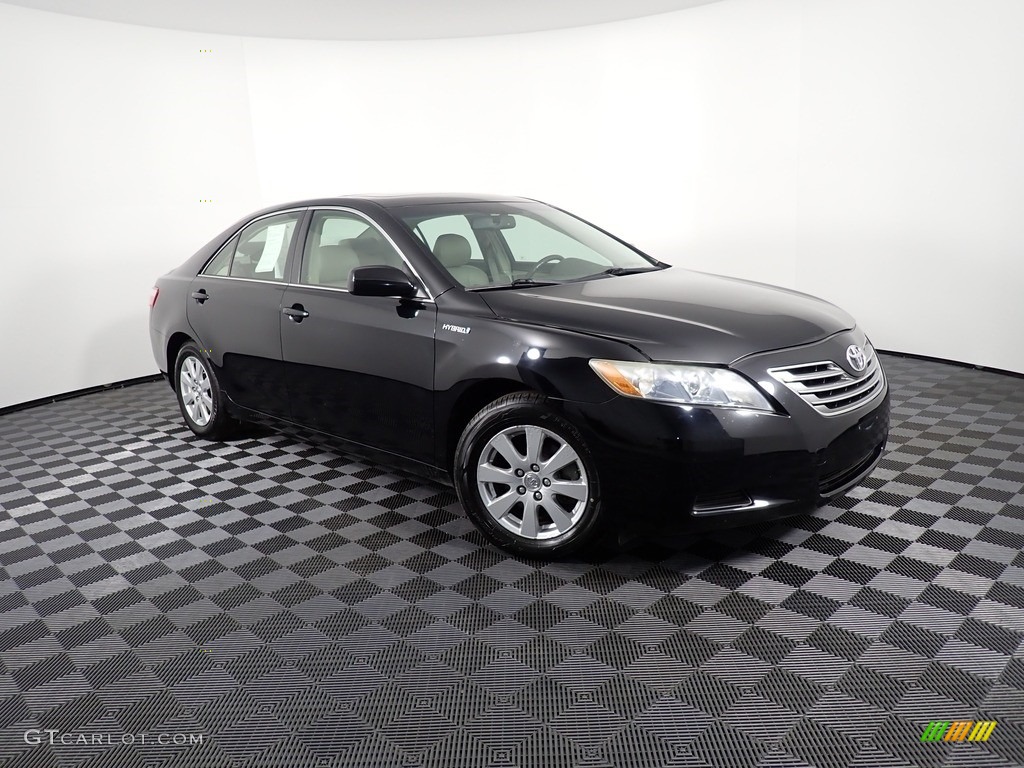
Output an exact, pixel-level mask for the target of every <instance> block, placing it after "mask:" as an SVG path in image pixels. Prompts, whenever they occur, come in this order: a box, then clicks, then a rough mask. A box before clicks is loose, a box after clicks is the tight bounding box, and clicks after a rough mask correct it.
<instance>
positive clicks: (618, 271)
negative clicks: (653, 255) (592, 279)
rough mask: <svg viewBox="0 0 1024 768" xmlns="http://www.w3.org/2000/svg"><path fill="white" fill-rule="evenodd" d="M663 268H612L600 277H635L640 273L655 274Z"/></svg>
mask: <svg viewBox="0 0 1024 768" xmlns="http://www.w3.org/2000/svg"><path fill="white" fill-rule="evenodd" d="M664 268H665V267H664V266H660V267H612V268H611V269H606V270H605V271H604V272H602V273H601V274H602V275H637V274H640V273H641V272H657V271H658V270H660V269H664Z"/></svg>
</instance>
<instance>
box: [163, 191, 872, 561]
mask: <svg viewBox="0 0 1024 768" xmlns="http://www.w3.org/2000/svg"><path fill="white" fill-rule="evenodd" d="M150 306H151V316H150V332H151V338H152V344H153V353H154V355H155V356H156V360H157V363H158V364H159V366H160V369H161V370H162V371H163V372H164V373H165V375H166V376H167V377H168V379H169V381H170V384H171V386H172V387H173V388H174V391H175V393H176V394H177V398H178V402H179V404H180V407H181V413H182V415H183V417H184V419H185V423H186V424H187V425H188V427H189V428H190V429H191V430H192V431H193V432H194V433H196V434H197V435H200V436H202V437H206V438H210V439H217V438H221V437H225V436H227V435H229V434H230V433H231V431H232V429H233V428H234V427H236V426H237V425H238V424H239V422H241V421H253V420H260V421H264V422H267V421H269V422H271V423H276V424H278V425H291V427H293V428H294V427H299V428H302V429H306V430H314V431H316V432H319V433H323V434H325V435H330V436H331V437H332V438H338V439H340V440H342V441H344V443H345V444H346V445H348V446H350V447H351V448H352V449H354V450H357V451H362V452H364V453H365V452H369V455H371V456H373V457H383V458H384V459H385V460H389V461H392V462H399V461H400V462H404V463H406V464H408V465H410V466H413V467H415V468H417V469H419V470H420V471H426V472H428V473H431V474H433V475H436V476H440V477H445V478H448V479H450V480H451V481H452V482H454V485H455V488H456V490H457V492H458V495H459V499H460V500H461V502H462V504H463V506H464V507H465V509H466V511H467V513H468V514H469V516H470V517H471V518H472V519H473V520H474V522H475V523H476V524H477V525H478V526H479V527H480V529H481V530H482V531H483V532H484V534H486V535H487V537H488V538H489V539H490V540H491V541H493V542H495V543H496V544H498V545H499V546H501V547H503V548H505V549H506V550H509V551H511V552H514V553H517V554H521V555H526V556H535V557H553V556H556V555H561V554H567V553H569V552H573V551H577V550H578V549H579V548H580V547H582V546H584V545H585V544H587V543H589V542H592V541H594V539H595V538H596V537H597V536H598V535H599V534H600V533H601V532H602V531H604V530H610V529H609V525H610V524H611V523H612V522H613V521H616V520H617V521H618V526H619V529H620V530H621V529H622V528H623V527H624V526H628V527H630V528H633V529H643V530H647V531H655V532H656V531H658V530H664V529H666V528H669V527H671V528H678V527H680V526H689V527H691V528H697V527H709V526H718V525H724V524H735V523H739V522H749V521H754V520H762V519H766V518H772V517H780V516H783V515H787V514H793V513H797V512H805V511H807V510H809V509H812V508H814V507H815V506H817V505H821V504H823V503H825V502H826V501H828V500H829V499H830V498H832V497H834V496H837V495H839V494H841V493H843V492H844V491H846V490H848V489H849V488H851V487H852V486H854V485H856V484H857V483H859V482H860V481H861V480H862V479H863V478H865V477H866V476H867V475H868V474H869V473H870V472H871V471H872V469H873V468H874V466H875V465H876V464H877V462H878V460H879V457H880V456H881V453H882V449H883V447H884V445H885V441H886V437H887V434H888V423H889V395H888V386H887V384H886V380H885V375H884V373H883V371H882V368H881V365H880V364H879V361H878V358H877V357H876V355H875V353H874V350H873V349H872V347H871V344H870V343H869V341H868V339H867V337H866V336H865V335H864V332H863V331H862V330H861V329H860V328H858V327H857V325H856V323H855V322H854V320H853V319H852V318H851V317H850V316H849V315H847V314H846V313H845V312H843V311H842V310H840V309H838V308H837V307H835V306H833V305H832V304H829V303H827V302H825V301H822V300H820V299H816V298H813V297H811V296H807V295H805V294H801V293H796V292H794V291H789V290H784V289H781V288H775V287H771V286H767V285H762V284H758V283H752V282H747V281H744V280H736V279H730V278H724V277H718V276H714V275H708V274H703V273H700V272H693V271H690V270H686V269H682V268H680V267H674V266H671V265H669V264H666V263H663V262H661V261H658V260H657V259H654V258H652V257H650V256H647V255H645V254H643V253H641V252H640V251H638V250H637V249H636V248H633V247H632V246H630V245H628V244H627V243H625V242H623V241H621V240H619V239H618V238H616V237H614V236H612V235H610V234H608V233H607V232H605V231H603V230H601V229H598V228H597V227H594V226H593V225H591V224H588V223H587V222H585V221H583V220H581V219H579V218H577V217H575V216H573V215H571V214H569V213H567V212H565V211H562V210H560V209H557V208H553V207H551V206H548V205H545V204H543V203H539V202H535V201H532V200H525V199H516V198H502V197H485V196H478V195H462V196H454V195H446V196H441V195H418V196H393V197H385V196H378V197H358V198H357V197H340V198H331V199H323V200H309V201H304V202H299V203H292V204H290V205H283V206H276V207H273V208H268V209H266V210H263V211H260V212H259V213H256V214H254V215H252V216H249V217H247V218H245V219H244V220H242V221H239V222H237V223H236V224H234V225H232V226H231V227H229V228H228V229H226V230H225V231H224V232H222V233H221V234H220V235H218V236H217V237H216V238H214V239H213V240H211V241H210V243H209V244H207V245H206V246H205V247H204V248H202V249H201V250H200V251H199V252H198V253H196V254H195V255H194V256H193V257H192V258H190V259H189V260H188V261H186V262H185V263H184V264H183V265H182V266H180V267H178V268H177V269H175V270H173V271H172V272H170V273H168V274H167V275H164V276H163V277H161V278H160V279H159V280H158V281H157V284H156V286H155V288H154V289H153V294H152V297H151V301H150Z"/></svg>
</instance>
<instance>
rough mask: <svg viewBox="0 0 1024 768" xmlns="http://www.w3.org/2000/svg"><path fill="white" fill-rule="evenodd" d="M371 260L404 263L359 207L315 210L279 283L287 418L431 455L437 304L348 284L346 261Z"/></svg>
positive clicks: (351, 264) (413, 454)
mask: <svg viewBox="0 0 1024 768" xmlns="http://www.w3.org/2000/svg"><path fill="white" fill-rule="evenodd" d="M372 264H390V265H393V266H398V267H404V262H403V261H402V258H401V256H400V255H399V254H398V252H397V251H396V250H395V249H394V246H392V245H391V244H390V242H388V241H387V240H386V239H385V238H384V236H383V235H382V234H381V233H380V231H379V230H378V229H377V228H376V226H374V225H373V224H371V223H370V222H369V221H368V220H367V219H365V218H363V217H362V216H361V215H360V214H357V213H355V212H353V211H343V210H333V209H332V210H323V211H315V212H313V214H312V216H311V219H310V226H309V234H308V236H307V238H306V243H305V247H304V248H303V256H302V262H301V267H300V270H299V276H298V280H297V281H296V282H297V284H293V285H290V286H288V288H287V290H286V291H285V294H284V297H283V303H282V311H281V315H280V317H281V320H280V323H281V344H282V353H283V357H284V361H285V370H286V375H287V386H288V393H289V398H290V401H291V412H292V418H293V420H295V421H297V422H299V423H302V424H306V425H309V426H311V427H313V428H315V429H319V430H321V431H324V432H329V433H331V434H334V435H337V436H339V437H341V438H344V439H346V440H351V441H354V442H357V443H361V444H363V445H370V446H373V447H375V448H380V449H383V450H385V451H390V452H392V453H397V454H399V455H402V456H406V457H409V458H412V459H416V460H418V461H425V462H431V461H433V459H434V455H433V448H434V445H433V439H434V435H433V384H434V324H435V320H436V315H437V312H436V308H435V306H434V304H433V303H432V302H430V301H422V302H421V301H414V300H408V299H398V298H387V297H376V296H353V295H351V294H350V293H348V291H347V290H346V288H345V286H347V285H348V276H349V273H350V272H351V271H352V269H354V268H355V267H357V266H369V265H372Z"/></svg>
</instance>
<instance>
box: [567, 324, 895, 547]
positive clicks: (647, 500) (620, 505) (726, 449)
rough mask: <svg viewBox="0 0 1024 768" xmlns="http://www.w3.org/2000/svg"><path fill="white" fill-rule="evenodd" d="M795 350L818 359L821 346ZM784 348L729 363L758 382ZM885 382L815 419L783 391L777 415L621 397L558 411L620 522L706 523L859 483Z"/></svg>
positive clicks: (793, 510) (883, 425)
mask: <svg viewBox="0 0 1024 768" xmlns="http://www.w3.org/2000/svg"><path fill="white" fill-rule="evenodd" d="M840 336H841V338H839V339H833V340H830V341H831V345H832V346H833V347H837V346H838V347H840V348H843V349H845V347H844V346H843V345H845V344H848V343H849V335H847V334H843V335H840ZM822 344H824V343H822ZM832 352H833V353H834V350H832ZM799 354H800V355H801V356H805V357H806V356H809V357H810V359H816V358H815V356H816V355H820V354H823V351H822V350H820V349H809V350H802V351H801V352H800V353H799ZM786 355H789V358H790V359H792V356H793V355H794V351H793V350H785V351H783V352H780V353H771V354H769V355H764V356H758V359H753V360H750V361H748V362H747V364H746V365H745V366H744V364H743V363H741V364H740V365H737V366H734V367H735V369H736V370H740V371H741V372H743V373H745V374H747V375H748V376H750V378H752V379H754V380H755V381H756V380H758V378H757V376H758V371H763V370H767V369H768V368H771V367H772V365H773V363H774V362H777V360H778V357H779V356H782V357H785V356H786ZM744 367H746V370H744ZM761 378H764V377H763V376H762V377H761ZM883 385H884V386H883V389H882V390H881V391H880V392H879V393H878V394H877V395H876V396H873V397H871V398H870V400H869V401H867V402H865V403H864V404H863V405H862V406H861V407H858V408H856V409H855V410H852V411H850V412H847V413H844V414H842V415H839V416H823V415H821V414H820V413H818V412H816V411H815V410H814V409H813V408H811V407H810V406H808V405H807V404H806V403H805V402H802V401H801V400H800V398H799V397H797V396H796V395H794V394H792V393H789V392H786V391H776V393H775V395H776V398H775V399H776V401H777V404H778V407H779V410H780V413H777V414H771V413H763V412H755V411H746V410H736V409H726V408H707V407H689V406H679V405H669V404H663V403H652V402H648V401H643V400H636V399H632V398H627V397H615V398H614V399H612V400H611V401H608V402H606V403H603V404H599V405H593V404H583V403H571V404H570V403H566V404H565V408H566V415H567V416H568V417H569V418H570V419H571V420H572V421H573V422H574V423H575V424H576V425H577V426H578V427H579V428H580V430H581V431H582V432H583V434H584V438H585V439H586V440H587V442H588V445H589V446H590V448H591V450H592V452H593V454H594V458H595V461H596V462H597V465H598V472H599V475H600V478H601V486H602V487H601V494H602V497H603V499H604V501H605V503H606V504H608V505H609V506H610V507H611V508H612V509H613V511H614V513H615V514H617V515H618V516H619V517H620V519H621V520H622V521H623V523H624V524H626V525H630V526H637V527H640V528H654V529H657V530H665V529H667V528H688V529H702V528H704V529H706V528H717V527H727V526H734V525H742V524H747V523H752V522H757V521H761V520H765V519H772V518H778V517H784V516H787V515H792V514H800V513H803V512H807V511H809V510H812V509H814V508H815V507H818V506H821V505H822V504H825V503H826V502H828V501H829V500H830V499H832V498H835V497H836V496H838V495H841V494H842V493H844V492H845V491H847V490H849V489H850V488H852V487H854V486H856V485H858V484H859V483H860V482H862V481H863V480H864V479H865V478H866V477H867V476H868V475H869V474H870V473H871V471H872V470H873V469H874V468H875V466H877V464H878V461H879V460H880V458H881V456H882V452H883V449H884V447H885V443H886V439H887V436H888V431H889V392H888V384H887V383H886V382H884V381H883Z"/></svg>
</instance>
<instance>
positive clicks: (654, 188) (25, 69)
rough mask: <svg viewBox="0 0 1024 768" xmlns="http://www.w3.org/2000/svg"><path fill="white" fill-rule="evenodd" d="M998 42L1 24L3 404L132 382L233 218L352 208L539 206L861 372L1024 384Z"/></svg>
mask: <svg viewBox="0 0 1024 768" xmlns="http://www.w3.org/2000/svg"><path fill="white" fill-rule="evenodd" d="M1022 38H1024V3H1020V2H1018V1H1017V0H978V1H977V2H972V3H966V2H963V0H727V1H726V2H721V3H714V4H711V5H707V6H701V7H698V8H694V9H690V10H687V11H681V12H677V13H669V14H663V15H659V16H653V17H648V18H643V19H637V20H632V21H623V22H615V23H610V24H602V25H595V26H590V27H583V28H578V29H569V30H558V31H551V32H540V33H530V34H522V35H507V36H499V37H488V38H468V39H457V40H430V41H394V42H334V41H332V42H313V41H295V40H273V39H241V38H235V37H227V36H213V35H199V34H193V33H186V32H170V31H162V30H153V29H148V28H142V27H133V26H127V25H120V24H114V23H108V22H100V21H91V20H84V19H77V18H70V17H64V16H60V15H57V14H50V13H44V12H39V11H31V10H24V9H21V8H15V7H12V6H7V5H4V4H2V3H0V117H2V118H3V119H0V147H2V148H3V152H4V162H3V169H2V171H3V173H2V176H0V178H2V179H3V181H2V183H0V227H2V231H3V232H4V233H5V234H6V248H5V252H4V256H3V257H2V258H3V260H4V261H3V266H4V268H3V275H2V277H0V324H2V327H3V328H4V329H5V333H4V334H3V336H2V337H0V338H2V341H0V345H2V347H0V351H2V358H3V360H4V365H3V367H2V368H0V407H3V406H5V405H10V404H14V403H19V402H24V401H27V400H31V399H35V398H40V397H45V396H49V395H52V394H57V393H60V392H66V391H71V390H74V389H79V388H83V387H88V386H94V385H98V384H104V383H109V382H113V381H118V380H123V379H127V378H131V377H134V376H141V375H146V374H148V373H151V372H154V371H155V364H154V363H153V362H152V357H151V353H150V349H149V342H148V334H147V310H146V307H145V299H146V297H147V295H148V290H149V287H150V286H151V284H152V281H153V279H154V278H155V277H156V276H157V275H159V274H162V273H163V272H166V271H167V270H169V269H171V268H172V267H174V266H176V265H177V264H179V263H180V262H181V261H183V260H184V259H185V258H186V257H187V256H188V255H190V254H191V253H192V252H193V251H194V250H196V249H197V248H198V247H199V246H200V245H201V244H202V243H204V242H205V241H206V240H208V239H209V238H210V237H211V236H213V235H214V234H216V233H217V232H218V231H220V230H221V229H223V228H224V227H225V226H227V225H228V224H229V223H231V222H232V221H234V220H235V219H237V218H239V217H240V216H242V215H244V214H245V213H247V212H248V211H251V210H254V209H256V208H258V207H261V206H263V205H268V204H272V203H275V202H284V201H288V200H294V199H299V198H303V197H314V196H320V195H333V194H346V193H363V192H400V191H412V192H416V191H456V192H458V191H465V192H498V193H508V194H518V195H525V196H529V197H536V198H540V199H543V200H546V201H548V202H551V203H554V204H556V205H559V206H562V207H565V208H568V209H569V210H572V211H574V212H577V213H579V214H581V215H583V216H585V217H586V218H589V219H591V220H593V221H594V222H595V223H597V224H599V225H602V226H605V227H606V228H608V229H611V230H612V231H614V232H616V233H618V234H620V235H622V236H623V237H625V238H626V239H628V240H630V241H631V242H633V243H634V244H636V245H637V246H639V247H641V248H643V249H645V250H648V251H649V252H651V253H653V254H654V255H656V256H658V257H659V258H662V259H664V260H666V261H669V262H672V263H676V264H680V265H684V266H687V267H691V268H695V269H701V270H705V271H711V272H720V273H723V274H729V275H737V276H742V277H747V278H750V279H754V280H761V281H765V282H770V283H775V284H778V285H783V286H787V287H793V288H796V289H798V290H801V291H806V292H808V293H812V294H816V295H819V296H822V297H824V298H827V299H829V300H832V301H835V302H836V303H838V304H840V305H841V306H843V307H844V308H846V309H848V310H849V311H850V312H852V313H853V314H854V315H855V316H856V317H858V318H859V320H860V321H861V323H862V325H863V326H864V327H865V328H866V330H867V331H868V332H869V333H870V334H871V336H872V337H873V339H874V341H875V343H876V345H877V346H879V347H882V348H886V349H896V350H900V351H905V352H911V353H917V354H924V355H932V356H936V357H943V358H950V359H955V360H960V361H964V362H968V363H973V364H980V365H987V366H992V367H997V368H1004V369H1009V370H1015V371H1020V372H1024V343H1021V342H1020V341H1019V339H1018V334H1019V333H1020V331H1021V329H1024V300H1022V298H1021V293H1022V289H1024V260H1022V259H1021V258H1020V256H1019V254H1020V252H1021V250H1022V246H1024V217H1021V216H1020V215H1019V214H1018V213H1017V212H1018V211H1019V210H1020V209H1022V205H1024V144H1022V142H1021V141H1020V136H1021V135H1022V134H1024V100H1021V99H1020V98H1019V94H1020V93H1021V92H1022V86H1024V39H1022ZM206 50H209V51H212V52H211V53H201V51H206ZM200 200H212V201H213V202H199V201H200ZM26 363H27V364H26Z"/></svg>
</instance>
